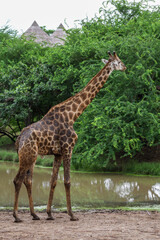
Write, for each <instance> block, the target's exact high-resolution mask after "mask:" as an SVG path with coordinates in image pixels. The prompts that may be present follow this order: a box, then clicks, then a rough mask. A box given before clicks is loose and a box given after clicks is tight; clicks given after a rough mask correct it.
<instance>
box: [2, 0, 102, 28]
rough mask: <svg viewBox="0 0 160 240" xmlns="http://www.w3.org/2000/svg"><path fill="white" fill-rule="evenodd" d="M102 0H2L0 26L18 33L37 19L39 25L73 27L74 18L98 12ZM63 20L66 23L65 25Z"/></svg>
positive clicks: (92, 15)
mask: <svg viewBox="0 0 160 240" xmlns="http://www.w3.org/2000/svg"><path fill="white" fill-rule="evenodd" d="M103 1H104V0H56V1H55V0H43V1H42V0H41V1H40V0H27V1H24V0H4V1H2V2H1V6H0V28H1V27H3V26H4V25H5V24H6V23H7V25H9V26H11V27H12V28H13V29H15V30H17V31H18V32H19V33H23V32H25V31H26V30H27V29H28V28H29V27H30V26H31V24H32V23H33V21H34V20H36V21H37V23H38V25H39V26H46V28H47V29H54V30H55V29H57V27H58V26H59V24H60V23H62V24H63V25H64V27H65V28H66V29H67V28H72V27H75V23H74V22H75V20H82V19H84V18H86V17H87V16H88V17H89V18H92V17H94V16H95V14H96V13H97V14H98V11H99V8H100V7H102V3H103ZM65 21H66V23H67V25H68V27H67V25H65Z"/></svg>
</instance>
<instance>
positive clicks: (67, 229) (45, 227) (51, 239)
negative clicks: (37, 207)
mask: <svg viewBox="0 0 160 240" xmlns="http://www.w3.org/2000/svg"><path fill="white" fill-rule="evenodd" d="M75 214H76V216H77V217H78V218H79V221H76V222H72V221H70V220H69V216H68V215H67V214H66V213H62V212H60V213H54V217H55V220H54V221H47V220H46V216H47V215H46V213H38V216H39V217H40V218H41V220H40V221H33V220H32V218H31V216H30V214H29V212H26V211H25V212H24V211H23V212H20V214H19V216H20V218H21V219H22V220H23V222H22V223H14V222H13V217H12V212H7V211H1V212H0V240H3V239H14V240H18V239H26V240H29V239H33V240H34V239H41V240H44V239H45V240H59V239H63V240H112V239H125V240H146V239H148V240H154V239H160V228H159V223H160V213H159V212H147V211H119V210H115V211H111V210H106V211H98V212H97V211H91V212H88V211H87V212H76V213H75Z"/></svg>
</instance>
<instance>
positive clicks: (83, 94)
mask: <svg viewBox="0 0 160 240" xmlns="http://www.w3.org/2000/svg"><path fill="white" fill-rule="evenodd" d="M112 71H113V69H112V67H111V65H110V64H107V65H106V66H104V67H103V69H101V70H100V71H99V72H98V73H97V74H96V75H95V76H94V77H93V78H92V79H91V80H90V81H89V83H88V84H87V86H86V87H85V88H84V89H83V90H82V91H80V92H79V93H78V94H76V95H75V96H74V97H73V103H72V109H73V111H74V121H75V120H76V119H77V118H78V117H79V116H80V115H81V114H82V112H83V111H84V110H85V109H86V107H87V106H88V105H89V104H90V103H91V102H92V100H93V99H94V98H95V96H96V95H97V93H98V92H99V91H100V89H101V88H102V87H103V86H104V84H105V82H106V81H107V79H108V77H109V75H110V74H111V72H112Z"/></svg>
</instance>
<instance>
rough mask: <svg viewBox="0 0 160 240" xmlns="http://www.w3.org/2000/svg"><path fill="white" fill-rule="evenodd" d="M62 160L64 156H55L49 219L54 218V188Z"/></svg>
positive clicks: (48, 212)
mask: <svg viewBox="0 0 160 240" xmlns="http://www.w3.org/2000/svg"><path fill="white" fill-rule="evenodd" d="M61 162H62V156H58V155H57V156H55V160H54V164H53V173H52V177H51V188H50V193H49V199H48V205H47V214H48V218H47V220H54V218H53V216H52V213H51V206H52V200H53V195H54V190H55V187H56V185H57V178H58V172H59V168H60V166H61Z"/></svg>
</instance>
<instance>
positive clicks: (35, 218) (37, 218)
mask: <svg viewBox="0 0 160 240" xmlns="http://www.w3.org/2000/svg"><path fill="white" fill-rule="evenodd" d="M32 220H40V218H39V217H38V216H37V215H36V214H34V215H33V218H32Z"/></svg>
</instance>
